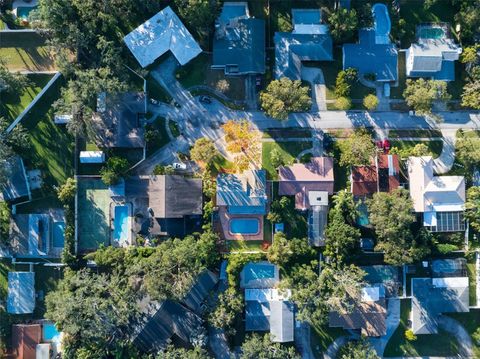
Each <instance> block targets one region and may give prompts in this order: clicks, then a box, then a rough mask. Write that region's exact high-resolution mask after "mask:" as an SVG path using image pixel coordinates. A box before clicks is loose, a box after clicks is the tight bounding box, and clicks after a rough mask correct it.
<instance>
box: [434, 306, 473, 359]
mask: <svg viewBox="0 0 480 359" xmlns="http://www.w3.org/2000/svg"><path fill="white" fill-rule="evenodd" d="M438 325H439V326H440V328H442V329H443V330H445V331H446V332H448V333H450V334H451V335H453V336H454V337H455V338H456V339H457V341H458V348H459V353H458V354H459V355H460V357H461V358H473V357H474V355H473V344H472V339H471V338H470V335H469V334H468V332H467V331H466V330H465V328H464V327H463V326H462V325H461V324H460V323H459V322H457V321H456V320H455V319H453V318H450V317H448V316H445V315H441V316H440V317H439V318H438Z"/></svg>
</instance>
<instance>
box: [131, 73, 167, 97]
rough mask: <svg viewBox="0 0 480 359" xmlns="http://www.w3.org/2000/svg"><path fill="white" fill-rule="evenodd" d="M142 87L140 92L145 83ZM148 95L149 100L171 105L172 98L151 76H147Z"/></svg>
mask: <svg viewBox="0 0 480 359" xmlns="http://www.w3.org/2000/svg"><path fill="white" fill-rule="evenodd" d="M141 86H142V87H141V88H139V91H140V90H143V83H142V85H141ZM147 94H148V98H151V99H154V100H157V101H160V102H165V103H170V102H171V101H172V97H171V96H170V95H169V94H168V93H167V91H165V89H164V88H163V87H162V86H160V85H159V84H158V82H157V81H156V80H155V79H154V78H153V77H152V76H151V75H149V76H147Z"/></svg>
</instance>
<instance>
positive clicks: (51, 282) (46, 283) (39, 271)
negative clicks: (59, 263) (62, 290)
mask: <svg viewBox="0 0 480 359" xmlns="http://www.w3.org/2000/svg"><path fill="white" fill-rule="evenodd" d="M34 271H35V291H36V292H39V291H41V292H43V295H44V296H45V295H46V294H47V293H48V292H50V291H52V290H54V289H55V288H56V286H57V284H58V282H59V281H60V279H61V278H62V277H63V271H62V268H61V267H50V266H44V265H35V266H34ZM46 309H47V308H46V307H45V300H39V299H38V298H37V302H36V306H35V312H34V317H35V318H43V316H44V314H45V311H46Z"/></svg>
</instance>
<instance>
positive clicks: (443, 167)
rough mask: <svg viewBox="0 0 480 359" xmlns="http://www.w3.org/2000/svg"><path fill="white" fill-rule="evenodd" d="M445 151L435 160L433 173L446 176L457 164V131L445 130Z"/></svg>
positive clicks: (443, 134) (443, 131)
mask: <svg viewBox="0 0 480 359" xmlns="http://www.w3.org/2000/svg"><path fill="white" fill-rule="evenodd" d="M441 131H442V136H443V149H442V153H441V154H440V156H439V157H438V158H435V159H434V160H433V171H434V172H435V173H436V174H439V175H441V174H444V173H447V172H448V171H450V170H451V169H452V166H453V163H454V162H455V142H456V140H457V136H456V133H457V130H456V129H443V130H441Z"/></svg>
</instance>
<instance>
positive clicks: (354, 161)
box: [338, 129, 375, 166]
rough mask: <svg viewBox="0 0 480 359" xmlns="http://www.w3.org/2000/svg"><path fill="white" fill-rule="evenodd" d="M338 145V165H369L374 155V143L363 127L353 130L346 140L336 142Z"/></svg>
mask: <svg viewBox="0 0 480 359" xmlns="http://www.w3.org/2000/svg"><path fill="white" fill-rule="evenodd" d="M338 146H339V147H340V151H341V154H340V165H342V166H363V165H369V164H370V162H371V160H372V157H373V156H374V155H375V144H374V143H373V141H372V136H371V135H370V134H369V133H368V132H367V131H366V130H363V129H359V130H355V131H354V132H353V133H352V134H351V135H350V136H349V137H348V138H347V139H346V140H341V141H339V142H338Z"/></svg>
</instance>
